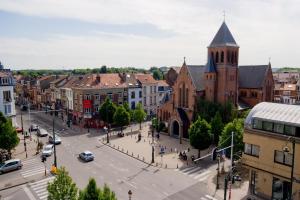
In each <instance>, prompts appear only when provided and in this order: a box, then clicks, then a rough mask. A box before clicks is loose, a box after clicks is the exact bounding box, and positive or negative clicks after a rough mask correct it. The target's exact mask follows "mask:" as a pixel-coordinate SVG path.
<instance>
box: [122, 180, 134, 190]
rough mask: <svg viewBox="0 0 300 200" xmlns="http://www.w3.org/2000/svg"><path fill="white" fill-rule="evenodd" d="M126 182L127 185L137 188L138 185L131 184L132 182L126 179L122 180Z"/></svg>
mask: <svg viewBox="0 0 300 200" xmlns="http://www.w3.org/2000/svg"><path fill="white" fill-rule="evenodd" d="M122 181H123V182H124V183H126V184H127V185H130V186H131V187H133V188H135V189H137V187H136V186H135V185H133V184H131V183H130V182H128V181H126V180H122Z"/></svg>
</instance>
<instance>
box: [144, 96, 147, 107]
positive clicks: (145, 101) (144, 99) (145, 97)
mask: <svg viewBox="0 0 300 200" xmlns="http://www.w3.org/2000/svg"><path fill="white" fill-rule="evenodd" d="M146 103H147V102H146V97H144V105H146Z"/></svg>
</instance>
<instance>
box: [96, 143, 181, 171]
mask: <svg viewBox="0 0 300 200" xmlns="http://www.w3.org/2000/svg"><path fill="white" fill-rule="evenodd" d="M100 142H101V143H102V144H103V145H105V146H107V147H110V148H112V149H114V150H116V151H118V152H120V153H123V154H125V155H127V156H129V157H130V158H134V159H136V160H138V161H140V162H143V163H145V164H147V165H151V166H152V167H156V168H160V169H177V168H176V167H174V168H171V167H158V166H155V165H153V164H152V163H148V162H146V161H143V160H141V159H139V158H137V157H134V156H131V155H130V154H127V153H126V152H125V151H121V150H120V149H117V148H114V147H112V146H111V145H108V144H107V143H104V142H102V141H101V139H100Z"/></svg>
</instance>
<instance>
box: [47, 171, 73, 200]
mask: <svg viewBox="0 0 300 200" xmlns="http://www.w3.org/2000/svg"><path fill="white" fill-rule="evenodd" d="M47 189H48V200H62V199H69V200H76V199H77V192H78V188H77V187H76V184H75V183H74V182H73V180H72V178H71V177H70V176H69V173H68V172H67V171H66V169H65V168H64V167H61V168H60V169H58V170H57V176H56V177H55V179H54V181H53V182H52V183H48V187H47Z"/></svg>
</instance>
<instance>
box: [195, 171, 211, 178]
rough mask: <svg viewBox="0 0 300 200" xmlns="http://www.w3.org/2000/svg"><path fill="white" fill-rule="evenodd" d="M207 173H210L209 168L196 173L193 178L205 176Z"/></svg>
mask: <svg viewBox="0 0 300 200" xmlns="http://www.w3.org/2000/svg"><path fill="white" fill-rule="evenodd" d="M209 173H210V170H207V171H205V172H203V173H201V174H198V175H197V176H194V179H197V178H200V177H202V176H205V175H206V174H209Z"/></svg>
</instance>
